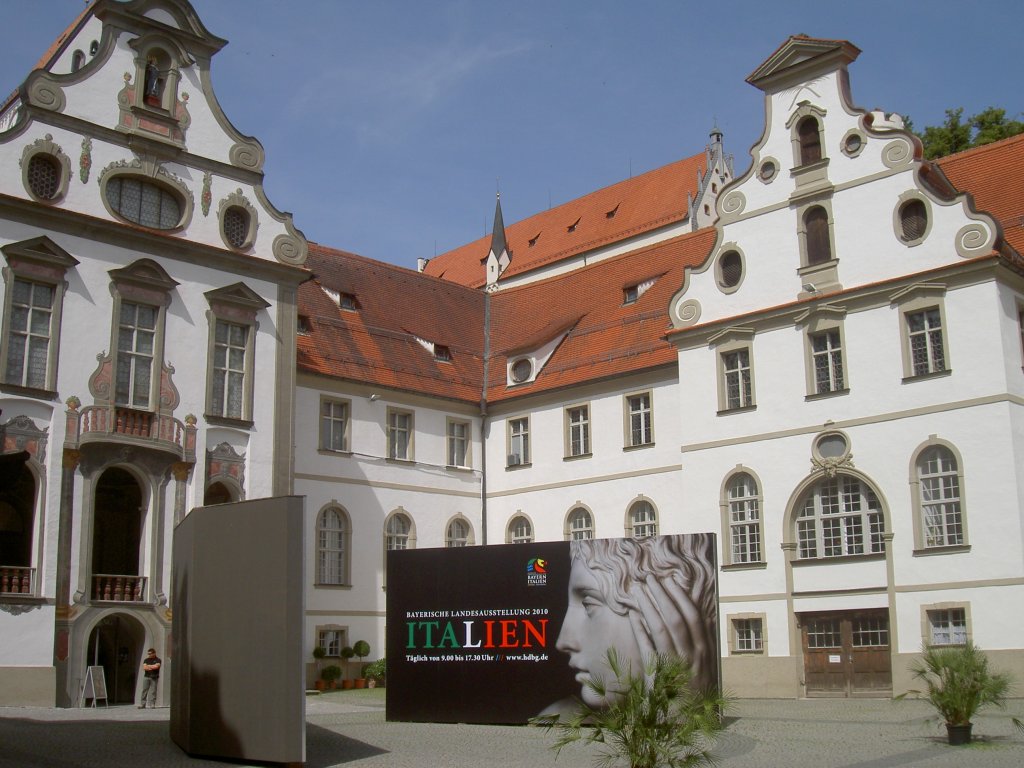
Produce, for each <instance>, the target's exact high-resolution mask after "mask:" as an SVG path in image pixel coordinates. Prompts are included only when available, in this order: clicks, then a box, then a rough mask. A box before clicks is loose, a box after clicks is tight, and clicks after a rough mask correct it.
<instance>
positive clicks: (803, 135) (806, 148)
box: [796, 117, 821, 165]
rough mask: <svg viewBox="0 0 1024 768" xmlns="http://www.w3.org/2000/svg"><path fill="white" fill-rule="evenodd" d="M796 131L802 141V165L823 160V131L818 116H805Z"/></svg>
mask: <svg viewBox="0 0 1024 768" xmlns="http://www.w3.org/2000/svg"><path fill="white" fill-rule="evenodd" d="M796 131H797V138H798V139H799V141H800V165H810V164H811V163H816V162H818V161H819V160H821V133H820V130H819V125H818V120H817V118H814V117H805V118H804V119H803V120H801V121H800V123H799V124H798V125H797V128H796Z"/></svg>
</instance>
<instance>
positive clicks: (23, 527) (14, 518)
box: [0, 462, 36, 594]
mask: <svg viewBox="0 0 1024 768" xmlns="http://www.w3.org/2000/svg"><path fill="white" fill-rule="evenodd" d="M0 479H2V481H3V482H0V593H10V594H15V593H20V594H27V593H31V592H33V591H34V585H33V579H32V567H31V566H32V535H33V531H32V528H33V522H34V511H35V502H36V482H35V478H34V477H33V476H32V472H31V471H30V470H29V468H28V467H26V466H25V464H24V463H23V462H17V464H16V465H15V464H10V465H7V466H5V467H4V468H3V471H0Z"/></svg>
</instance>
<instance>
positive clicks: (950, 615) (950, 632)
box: [928, 608, 967, 645]
mask: <svg viewBox="0 0 1024 768" xmlns="http://www.w3.org/2000/svg"><path fill="white" fill-rule="evenodd" d="M928 628H929V633H930V637H929V642H930V643H931V644H932V645H966V643H967V611H966V610H965V609H964V608H945V609H940V610H933V611H928Z"/></svg>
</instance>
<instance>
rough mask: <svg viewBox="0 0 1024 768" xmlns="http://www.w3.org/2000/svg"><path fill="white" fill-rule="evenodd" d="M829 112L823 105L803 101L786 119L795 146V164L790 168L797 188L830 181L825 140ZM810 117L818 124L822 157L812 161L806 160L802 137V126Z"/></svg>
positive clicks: (792, 143) (814, 185)
mask: <svg viewBox="0 0 1024 768" xmlns="http://www.w3.org/2000/svg"><path fill="white" fill-rule="evenodd" d="M827 114H828V112H827V110H825V109H823V108H822V107H819V106H816V105H814V104H811V103H810V102H808V101H803V102H801V103H800V105H799V106H798V108H797V109H796V110H794V111H793V113H792V114H791V115H790V116H789V119H788V120H787V121H786V128H787V130H789V132H790V143H791V145H792V148H793V166H792V169H791V170H790V176H792V177H793V180H794V181H795V182H796V187H797V190H800V189H801V188H806V187H817V186H819V185H823V184H827V183H828V164H829V157H828V153H827V144H826V142H825V117H826V115H827ZM808 118H813V119H814V120H815V121H816V122H817V124H818V147H819V153H820V157H819V158H818V159H817V160H813V161H811V162H804V159H803V157H804V147H803V142H802V141H801V138H800V126H801V125H802V124H803V123H804V120H806V119H808Z"/></svg>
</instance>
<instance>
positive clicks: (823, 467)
mask: <svg viewBox="0 0 1024 768" xmlns="http://www.w3.org/2000/svg"><path fill="white" fill-rule="evenodd" d="M811 466H812V467H814V470H815V471H818V472H822V473H824V475H825V477H827V478H829V479H830V480H831V479H832V478H834V477H835V476H836V475H837V474H839V471H840V470H842V469H853V454H852V453H848V454H846V455H845V456H830V457H828V458H818V457H817V456H812V457H811Z"/></svg>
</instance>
